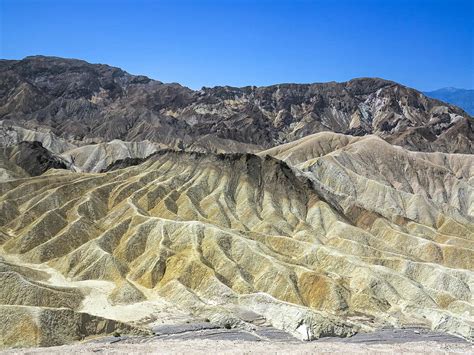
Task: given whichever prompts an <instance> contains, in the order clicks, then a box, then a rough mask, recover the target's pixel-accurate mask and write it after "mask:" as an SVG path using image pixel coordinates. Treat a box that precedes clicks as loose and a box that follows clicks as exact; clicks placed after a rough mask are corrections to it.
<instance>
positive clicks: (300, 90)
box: [0, 57, 474, 153]
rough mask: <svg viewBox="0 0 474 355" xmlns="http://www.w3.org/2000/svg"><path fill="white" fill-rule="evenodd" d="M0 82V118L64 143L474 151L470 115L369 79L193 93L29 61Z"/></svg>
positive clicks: (74, 65)
mask: <svg viewBox="0 0 474 355" xmlns="http://www.w3.org/2000/svg"><path fill="white" fill-rule="evenodd" d="M0 82H1V87H0V119H3V120H5V121H6V120H10V121H12V122H13V121H14V122H15V123H16V124H20V125H22V126H25V127H27V128H34V127H46V128H49V129H51V131H52V132H53V133H55V134H56V135H58V136H61V137H63V138H66V139H67V140H69V141H73V140H79V141H81V142H106V141H110V140H112V139H121V140H125V141H142V140H150V141H152V142H156V143H161V144H165V145H167V146H170V147H173V148H179V149H182V148H189V147H191V146H192V145H193V144H196V142H197V141H199V142H204V144H202V143H201V149H204V150H208V151H216V150H218V149H217V148H216V147H215V146H214V145H213V144H212V143H210V142H212V141H213V140H215V141H219V142H221V145H222V144H224V145H225V144H226V143H228V144H229V145H230V144H234V145H237V146H238V148H239V149H240V150H242V151H251V150H252V149H253V151H254V150H255V146H260V147H266V148H268V147H271V146H275V145H278V144H281V143H286V142H290V141H293V140H295V139H298V138H302V137H304V136H306V135H308V134H313V133H317V132H321V131H333V132H339V133H347V134H352V135H366V134H377V135H379V136H380V137H382V138H384V139H385V140H387V141H389V142H391V143H394V144H398V145H402V146H404V147H407V148H409V149H415V150H424V151H436V150H439V151H445V152H459V153H470V152H472V151H473V145H472V141H473V138H474V133H473V127H472V120H471V118H470V117H469V115H468V114H466V113H465V112H464V111H462V110H461V109H459V108H457V107H455V106H451V105H449V104H445V103H443V102H440V101H437V100H434V99H430V98H427V97H426V96H424V95H423V94H422V93H420V92H418V91H416V90H413V89H410V88H407V87H404V86H402V85H399V84H397V83H394V82H390V81H386V80H382V79H376V78H362V79H354V80H351V81H348V82H345V83H334V82H333V83H324V84H301V85H299V84H281V85H274V86H269V87H244V88H233V87H215V88H203V89H202V90H199V91H193V90H190V89H188V88H186V87H183V86H181V85H179V84H163V83H161V82H159V81H155V80H151V79H149V78H146V77H143V76H133V75H130V74H128V73H126V72H124V71H122V70H120V69H118V68H113V67H109V66H106V65H96V64H89V63H87V62H84V61H80V60H72V59H61V58H54V57H28V58H25V59H23V60H21V61H1V62H0ZM209 137H210V138H209ZM222 141H223V142H224V143H222Z"/></svg>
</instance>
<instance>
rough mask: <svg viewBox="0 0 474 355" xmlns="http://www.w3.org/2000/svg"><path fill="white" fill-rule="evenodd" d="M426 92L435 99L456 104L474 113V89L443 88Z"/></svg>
mask: <svg viewBox="0 0 474 355" xmlns="http://www.w3.org/2000/svg"><path fill="white" fill-rule="evenodd" d="M424 94H425V95H426V96H429V97H432V98H434V99H438V100H441V101H445V102H447V103H450V104H453V105H456V106H458V107H460V108H462V109H463V110H464V111H466V112H467V113H469V114H470V115H474V90H467V89H456V88H442V89H438V90H434V91H425V92H424Z"/></svg>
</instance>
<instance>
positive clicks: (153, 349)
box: [2, 323, 474, 354]
mask: <svg viewBox="0 0 474 355" xmlns="http://www.w3.org/2000/svg"><path fill="white" fill-rule="evenodd" d="M154 331H155V333H156V334H157V335H155V336H149V337H104V338H99V339H93V340H88V341H86V342H82V343H77V344H73V345H66V346H57V347H50V348H34V349H21V350H16V349H12V350H8V351H5V352H2V354H73V353H74V354H77V353H79V354H97V353H101V354H184V353H186V354H210V353H219V354H262V353H279V354H283V353H285V354H286V353H288V354H289V353H291V354H309V353H351V354H354V353H355V354H380V353H397V354H399V353H406V354H430V353H432V354H433V353H434V354H438V353H439V354H441V353H443V354H445V353H460V354H461V353H462V354H470V353H472V354H474V345H473V344H472V343H469V342H467V341H465V340H463V339H461V338H457V337H454V336H452V335H448V334H444V333H438V332H432V331H429V330H426V329H422V328H408V329H381V330H379V331H377V332H374V333H370V334H357V335H355V336H353V337H351V338H346V339H341V338H323V339H320V340H317V341H312V342H303V341H299V340H297V339H295V338H293V337H291V336H290V335H288V334H287V333H285V332H282V331H279V330H277V329H274V328H272V327H260V328H259V329H257V330H256V331H254V332H247V331H243V330H240V329H223V328H219V327H217V326H215V325H213V324H210V323H191V324H179V325H164V326H157V327H155V328H154Z"/></svg>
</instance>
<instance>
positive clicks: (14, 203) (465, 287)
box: [0, 132, 474, 345]
mask: <svg viewBox="0 0 474 355" xmlns="http://www.w3.org/2000/svg"><path fill="white" fill-rule="evenodd" d="M281 159H282V160H281ZM283 160H286V163H285V162H284V161H283ZM138 162H139V161H135V162H133V163H138ZM122 166H126V164H124V165H122ZM473 166H474V157H473V156H472V155H462V154H444V153H419V152H411V151H408V150H405V149H402V148H400V147H395V146H392V145H390V144H388V143H387V142H385V141H384V140H382V139H380V138H378V137H376V136H367V137H353V136H344V135H341V134H334V133H329V132H326V133H321V134H316V135H313V136H309V137H305V138H303V139H301V140H299V141H296V142H292V143H289V144H286V145H283V146H279V147H276V148H273V149H271V150H268V151H264V152H262V153H259V155H253V154H218V155H215V154H204V153H196V152H194V153H190V152H176V151H171V150H161V151H158V152H156V153H155V154H153V155H152V156H151V157H150V158H148V159H146V160H145V161H144V162H143V163H141V164H139V165H133V166H130V167H126V168H122V169H118V170H112V171H109V172H105V173H71V172H68V171H65V170H49V171H48V172H47V173H46V174H43V175H41V176H37V177H32V178H28V179H13V180H10V181H6V182H2V183H0V231H1V234H0V236H1V238H0V242H1V245H2V249H1V254H2V256H3V258H4V259H5V262H6V263H8V265H9V266H8V267H7V268H6V269H5V273H9V275H10V274H11V273H12V272H13V273H16V274H15V275H14V276H8V275H7V276H6V277H7V279H6V280H9V281H8V285H10V286H8V289H9V292H8V293H7V294H6V296H3V297H2V298H1V303H2V304H4V305H5V306H4V307H7V308H8V307H13V306H15V307H19V306H21V307H40V309H44V307H46V306H47V307H55V308H58V307H67V308H68V309H70V310H71V311H74V312H76V313H75V314H77V312H85V313H88V314H91V315H92V316H95V317H104V318H109V319H111V321H114V322H126V323H129V324H131V323H130V322H132V321H133V322H135V323H134V324H143V322H144V319H148V318H147V317H151V315H153V314H154V313H153V312H154V309H155V308H154V307H158V305H163V304H172V305H175V306H176V307H178V308H180V309H181V310H183V311H187V312H191V313H192V314H194V315H196V316H199V317H205V318H208V319H210V320H211V321H212V322H213V323H216V324H221V325H230V326H233V327H234V326H235V327H241V328H243V329H247V330H248V331H251V330H252V328H253V324H252V322H251V321H249V319H248V317H247V316H245V315H246V314H249V313H250V314H256V315H258V316H259V317H261V318H263V319H264V320H265V321H266V322H268V323H269V324H272V325H273V326H274V327H276V328H279V329H283V330H285V331H287V332H289V333H291V334H293V335H294V336H296V337H298V338H300V339H315V338H318V337H321V336H327V335H337V336H350V335H352V334H354V333H355V332H360V331H370V330H371V329H375V328H378V327H381V326H384V325H392V326H407V325H414V324H416V325H424V326H427V327H430V328H432V329H436V330H441V331H445V332H448V333H452V334H456V335H459V336H463V337H466V338H469V339H472V338H473V326H474V318H473V310H474V305H473V291H472V290H473V287H474V273H473V270H474V209H473V205H474V203H473V200H474V198H473V191H474V190H473V188H474V186H473V181H474V180H473V178H472V177H473ZM26 268H28V269H26ZM11 270H13V271H11ZM14 270H17V271H14ZM24 270H27V271H24ZM45 272H46V273H47V275H46V276H45V275H44V273H45ZM25 284H27V285H28V288H27V289H28V290H29V291H28V293H30V294H31V296H30V295H28V294H27V295H24V296H23V295H19V291H18V290H19V289H21V288H22V287H23V286H21V285H25ZM72 287H74V291H72V290H71V288H72ZM71 292H73V294H72V295H71ZM35 295H37V296H35ZM39 295H45V296H41V297H39ZM39 299H42V300H44V302H46V301H47V302H49V303H47V304H46V303H41V302H39V301H38V300H39ZM65 302H69V303H65ZM145 305H147V306H145ZM152 305H154V306H152ZM8 309H11V308H8ZM130 310H133V312H131V311H130ZM144 311H146V312H149V313H146V314H143V312H144ZM0 312H4V311H2V310H0ZM15 312H16V311H15ZM71 314H72V313H71ZM159 314H160V313H159V312H158V313H156V314H154V316H155V317H159ZM62 317H63V316H62ZM71 317H72V318H73V319H76V318H74V317H75V316H74V317H73V316H71ZM66 318H68V317H66ZM10 319H12V323H13V324H20V323H18V322H20V320H18V321H16V319H20V318H15V317H13V316H12V317H11V318H10ZM21 319H23V318H21ZM63 319H64V318H63ZM68 319H69V318H68ZM120 324H121V323H120ZM19 326H20V325H19ZM131 331H132V330H131ZM94 332H95V330H94ZM94 332H92V333H94ZM22 337H24V342H25V344H31V340H30V338H29V337H28V335H27V334H23V335H22V333H21V332H20V333H17V337H16V340H15V341H16V342H17V343H18V342H21V341H22V339H23V338H22ZM72 339H73V337H70V336H67V337H65V338H64V340H63V342H67V341H70V340H72ZM55 343H57V342H55ZM3 344H4V345H5V344H6V343H5V342H4V343H3ZM36 344H40V345H45V344H46V343H45V342H43V343H40V342H36ZM6 345H8V344H6Z"/></svg>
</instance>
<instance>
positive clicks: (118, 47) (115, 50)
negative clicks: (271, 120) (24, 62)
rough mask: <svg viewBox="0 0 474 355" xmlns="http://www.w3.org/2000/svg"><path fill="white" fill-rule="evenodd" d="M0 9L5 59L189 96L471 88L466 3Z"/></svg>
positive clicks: (473, 17)
mask: <svg viewBox="0 0 474 355" xmlns="http://www.w3.org/2000/svg"><path fill="white" fill-rule="evenodd" d="M0 3H1V8H0V11H1V15H0V21H1V34H0V35H1V38H0V57H1V58H8V59H19V58H23V57H25V56H28V55H34V54H43V55H55V56H61V57H72V58H80V59H85V60H87V61H90V62H93V63H106V64H110V65H114V66H119V67H121V68H123V69H125V70H127V71H128V72H130V73H132V74H144V75H148V76H150V77H152V78H154V79H158V80H161V81H165V82H179V83H181V84H183V85H187V86H189V87H192V88H200V87H202V86H214V85H225V84H227V85H234V86H244V85H270V84H274V83H281V82H298V83H303V82H325V81H332V80H335V81H345V80H348V79H351V78H354V77H362V76H377V77H382V78H386V79H391V80H395V81H397V82H400V83H403V84H405V85H409V86H411V87H415V88H417V89H420V90H432V89H437V88H440V87H445V86H454V87H459V88H474V64H473V63H474V56H473V51H474V49H473V48H474V39H473V32H474V31H473V28H474V9H473V7H474V5H473V4H474V0H445V1H439V0H392V1H389V0H385V1H384V0H378V1H376V0H353V1H349V0H333V1H331V0H325V1H309V0H307V1H302V0H294V1H290V0H288V1H279V0H273V1H266V0H262V1H256V0H254V1H246V0H240V1H239V0H234V1H230V0H214V1H210V0H201V1H198V0H195V1H179V0H175V1H172V0H169V1H151V0H150V1H145V0H135V1H131V0H130V1H121V0H114V1H106V0H104V1H101V0H94V1H92V0H83V1H78V0H61V1H59V0H42V1H33V0H29V1H27V0H0Z"/></svg>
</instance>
